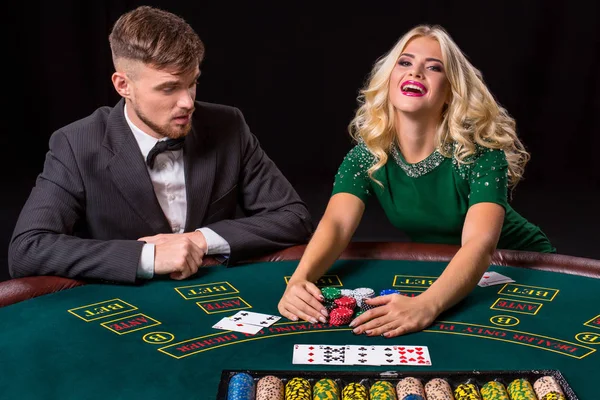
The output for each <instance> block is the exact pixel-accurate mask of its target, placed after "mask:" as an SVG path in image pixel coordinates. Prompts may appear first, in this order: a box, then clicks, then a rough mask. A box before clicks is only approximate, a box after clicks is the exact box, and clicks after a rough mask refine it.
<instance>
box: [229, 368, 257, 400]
mask: <svg viewBox="0 0 600 400" xmlns="http://www.w3.org/2000/svg"><path fill="white" fill-rule="evenodd" d="M227 400H254V379H253V378H252V377H251V376H250V375H249V374H247V373H244V372H242V373H238V374H235V375H234V376H232V377H231V379H230V380H229V387H228V391H227Z"/></svg>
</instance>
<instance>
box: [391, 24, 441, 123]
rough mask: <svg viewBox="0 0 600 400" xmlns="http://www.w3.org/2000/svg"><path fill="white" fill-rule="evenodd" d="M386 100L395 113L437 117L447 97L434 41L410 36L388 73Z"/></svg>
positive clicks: (439, 50) (439, 55) (436, 44)
mask: <svg viewBox="0 0 600 400" xmlns="http://www.w3.org/2000/svg"><path fill="white" fill-rule="evenodd" d="M389 85H390V86H389V99H390V102H391V103H392V105H393V106H394V108H395V109H396V112H400V113H404V114H409V115H410V116H411V117H414V118H440V117H441V114H442V109H443V107H444V103H446V102H447V101H448V99H449V90H450V84H449V82H448V79H447V78H446V72H445V69H444V63H443V61H442V49H441V48H440V44H439V43H438V41H437V40H435V39H433V38H430V37H425V36H420V37H416V38H413V39H411V40H410V41H409V42H408V43H407V45H406V47H405V48H404V51H403V52H402V54H401V55H400V57H399V58H398V61H397V62H396V66H395V67H394V69H393V71H392V75H391V76H390V84H389Z"/></svg>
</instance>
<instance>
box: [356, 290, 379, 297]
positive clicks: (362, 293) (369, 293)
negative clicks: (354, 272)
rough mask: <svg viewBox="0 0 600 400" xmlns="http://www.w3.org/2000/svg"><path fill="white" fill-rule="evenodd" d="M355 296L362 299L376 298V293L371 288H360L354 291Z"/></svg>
mask: <svg viewBox="0 0 600 400" xmlns="http://www.w3.org/2000/svg"><path fill="white" fill-rule="evenodd" d="M354 294H355V295H356V296H358V297H361V298H367V297H368V298H373V297H375V291H374V290H373V289H371V288H358V289H354Z"/></svg>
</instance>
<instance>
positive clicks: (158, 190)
mask: <svg viewBox="0 0 600 400" xmlns="http://www.w3.org/2000/svg"><path fill="white" fill-rule="evenodd" d="M124 113H125V119H126V120H127V124H128V125H129V128H130V129H131V131H132V132H133V136H135V140H136V141H137V143H138V146H139V147H140V150H141V152H142V156H143V157H144V160H146V157H147V156H148V153H149V152H150V150H151V149H152V148H153V147H154V145H155V144H156V143H157V142H158V141H159V139H156V138H154V137H152V136H150V135H148V134H147V133H144V132H143V131H142V130H141V129H139V128H138V127H137V126H135V125H134V124H133V123H132V122H131V120H130V119H129V117H128V116H127V106H125V108H124ZM160 140H167V138H164V139H160ZM183 167H184V165H183V149H181V150H175V151H165V152H162V153H160V154H158V155H157V156H156V159H155V160H154V168H153V169H150V167H148V166H147V165H146V168H147V169H148V174H150V180H152V186H153V187H154V193H155V194H156V198H157V199H158V203H159V204H160V207H161V208H162V210H163V212H164V213H165V216H166V217H167V220H168V221H169V224H170V225H171V231H172V232H173V233H183V231H184V229H185V220H186V214H187V198H186V191H185V173H184V169H183ZM196 230H198V231H200V232H202V234H203V235H204V238H205V239H206V245H207V246H208V251H207V253H206V254H229V253H230V247H229V243H227V241H226V240H225V239H223V238H222V237H221V236H220V235H218V234H217V233H216V232H215V231H213V230H212V229H210V228H200V229H196ZM137 276H138V277H139V278H143V279H151V278H152V277H153V276H154V244H151V243H146V244H144V247H143V249H142V255H141V257H140V263H139V265H138V270H137Z"/></svg>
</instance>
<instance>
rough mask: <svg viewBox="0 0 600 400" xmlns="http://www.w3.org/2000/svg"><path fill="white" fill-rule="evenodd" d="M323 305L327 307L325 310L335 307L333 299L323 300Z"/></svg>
mask: <svg viewBox="0 0 600 400" xmlns="http://www.w3.org/2000/svg"><path fill="white" fill-rule="evenodd" d="M323 306H324V307H325V308H326V309H327V311H329V312H331V310H333V309H334V308H336V307H337V304H335V301H331V300H325V301H324V302H323Z"/></svg>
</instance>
